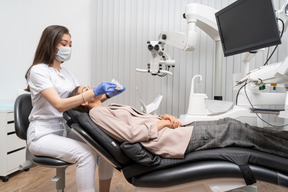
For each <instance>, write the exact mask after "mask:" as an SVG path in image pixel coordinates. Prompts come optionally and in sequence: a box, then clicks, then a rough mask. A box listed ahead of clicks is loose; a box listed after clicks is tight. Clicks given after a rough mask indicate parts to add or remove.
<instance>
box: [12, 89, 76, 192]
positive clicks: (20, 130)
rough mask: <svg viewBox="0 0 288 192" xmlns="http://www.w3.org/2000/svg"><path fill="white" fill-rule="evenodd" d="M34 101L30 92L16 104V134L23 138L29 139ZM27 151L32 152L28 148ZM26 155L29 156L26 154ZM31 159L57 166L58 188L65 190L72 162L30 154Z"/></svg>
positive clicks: (36, 162) (17, 100)
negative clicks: (67, 174) (30, 116)
mask: <svg viewBox="0 0 288 192" xmlns="http://www.w3.org/2000/svg"><path fill="white" fill-rule="evenodd" d="M32 108H33V107H32V102H31V95H30V94H22V95H19V96H18V97H17V98H16V100H15V104H14V122H15V132H16V135H17V136H18V137H19V138H20V139H23V140H26V139H27V129H28V127H29V120H28V117H29V115H30V113H31V110H32ZM26 153H30V152H29V151H28V150H26ZM26 156H28V155H27V154H26ZM29 157H31V159H29V160H30V161H32V163H34V164H36V165H40V166H45V167H52V168H56V177H55V178H54V180H55V181H56V188H57V190H62V191H64V188H65V169H66V167H67V166H69V165H72V164H71V163H68V162H65V161H62V160H60V159H56V158H52V157H46V156H36V155H33V154H30V155H29Z"/></svg>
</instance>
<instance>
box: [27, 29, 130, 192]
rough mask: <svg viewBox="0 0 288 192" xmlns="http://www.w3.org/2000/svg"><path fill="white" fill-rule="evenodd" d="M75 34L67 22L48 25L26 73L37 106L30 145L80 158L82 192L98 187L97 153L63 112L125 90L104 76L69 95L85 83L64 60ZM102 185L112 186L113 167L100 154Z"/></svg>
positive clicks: (67, 157)
mask: <svg viewBox="0 0 288 192" xmlns="http://www.w3.org/2000/svg"><path fill="white" fill-rule="evenodd" d="M71 45H72V41H71V35H70V34H69V30H68V29H67V28H66V27H64V26H59V25H52V26H48V27H47V28H46V29H45V30H44V31H43V33H42V36H41V38H40V41H39V44H38V47H37V50H36V52H35V56H34V61H33V63H32V65H31V67H30V68H29V69H28V71H27V73H26V75H25V78H26V80H27V83H28V87H27V90H28V91H30V92H31V98H32V105H33V109H32V111H31V114H30V116H29V121H30V125H29V128H28V131H27V146H28V149H29V151H30V152H31V153H32V154H34V155H39V156H49V157H54V158H58V159H61V160H63V161H66V162H69V163H76V164H77V166H76V182H77V188H78V192H95V188H94V181H95V169H96V161H97V154H96V153H95V151H94V150H93V149H92V148H91V147H89V146H88V145H87V144H85V143H84V142H83V141H81V139H80V138H79V137H78V136H77V135H76V134H75V133H73V132H72V131H69V129H67V128H66V123H65V121H64V119H63V117H62V112H64V111H66V110H69V109H72V108H74V107H76V106H79V105H80V104H81V103H83V102H85V101H86V100H89V99H91V98H94V97H96V96H99V95H102V99H103V101H105V100H106V99H107V98H109V97H113V96H115V95H117V94H119V93H121V92H122V91H124V90H125V88H124V89H123V90H116V89H115V88H116V85H115V84H113V83H111V82H102V83H101V84H100V85H98V86H97V87H94V88H93V89H91V90H90V91H87V92H85V93H83V94H81V95H77V96H74V97H70V98H67V97H68V95H69V93H70V92H71V91H72V90H73V89H74V88H75V87H76V86H79V84H78V82H77V80H76V79H75V77H74V75H73V74H72V73H71V72H70V71H68V70H67V69H65V68H64V67H62V66H61V64H62V63H63V62H65V61H68V60H69V59H70V56H71ZM98 167H99V168H98V169H99V170H98V175H99V190H100V191H101V192H103V191H109V189H110V182H111V178H112V175H113V167H112V166H110V165H109V164H108V163H107V162H106V161H105V160H104V159H102V158H100V161H99V166H98Z"/></svg>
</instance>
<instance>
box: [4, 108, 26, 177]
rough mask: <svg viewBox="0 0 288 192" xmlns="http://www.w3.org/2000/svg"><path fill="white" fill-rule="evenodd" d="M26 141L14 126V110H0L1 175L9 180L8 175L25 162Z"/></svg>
mask: <svg viewBox="0 0 288 192" xmlns="http://www.w3.org/2000/svg"><path fill="white" fill-rule="evenodd" d="M25 154H26V141H25V140H22V139H19V138H18V137H17V135H16V133H15V128H14V113H13V110H0V159H1V160H0V177H2V181H7V180H8V178H9V177H8V175H9V174H11V173H13V172H15V171H18V170H19V165H20V164H21V163H23V162H25Z"/></svg>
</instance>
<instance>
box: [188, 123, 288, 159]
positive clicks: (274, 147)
mask: <svg viewBox="0 0 288 192" xmlns="http://www.w3.org/2000/svg"><path fill="white" fill-rule="evenodd" d="M192 125H193V126H194V129H193V133H192V136H191V139H190V143H189V144H188V147H187V149H186V153H189V152H191V151H199V150H204V149H214V148H222V147H233V146H234V147H248V148H252V149H256V150H259V151H263V152H266V153H271V154H274V155H279V156H282V157H285V158H288V131H277V130H272V129H264V128H260V127H255V126H250V125H249V124H247V123H242V122H240V121H237V120H235V119H231V118H224V119H220V120H216V121H196V122H193V123H192Z"/></svg>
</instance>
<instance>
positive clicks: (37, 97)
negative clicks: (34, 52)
mask: <svg viewBox="0 0 288 192" xmlns="http://www.w3.org/2000/svg"><path fill="white" fill-rule="evenodd" d="M28 85H29V87H30V91H31V97H32V105H33V109H32V111H31V114H30V116H29V121H30V126H29V129H28V137H29V133H31V132H34V134H35V132H38V133H36V134H37V138H39V137H41V136H44V135H46V134H49V133H52V132H57V131H59V126H57V127H58V128H57V127H55V124H58V125H59V123H60V124H62V122H63V116H62V113H60V112H59V111H57V110H56V109H55V108H54V107H53V106H52V105H51V104H50V103H49V102H48V101H47V100H46V99H45V98H44V97H43V96H42V95H41V91H43V90H45V89H48V88H52V87H53V88H55V90H56V91H57V92H58V94H59V96H60V97H61V98H67V97H68V96H69V94H70V93H71V91H72V90H73V89H74V88H75V87H76V86H79V83H78V81H77V80H76V78H75V76H74V75H73V74H72V73H71V72H70V71H68V70H67V69H65V68H63V67H61V70H60V72H59V71H57V70H56V69H55V68H53V67H50V66H48V65H46V64H37V65H35V66H33V67H32V68H31V70H30V72H29V75H28ZM35 124H38V126H36V125H35ZM53 124H54V126H53ZM36 127H38V128H36ZM40 127H41V128H40ZM60 127H61V129H63V127H64V125H62V126H60ZM35 128H36V130H35ZM37 129H38V130H37ZM39 129H40V130H39ZM28 140H29V139H28Z"/></svg>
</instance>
